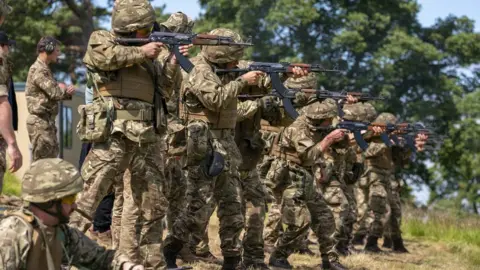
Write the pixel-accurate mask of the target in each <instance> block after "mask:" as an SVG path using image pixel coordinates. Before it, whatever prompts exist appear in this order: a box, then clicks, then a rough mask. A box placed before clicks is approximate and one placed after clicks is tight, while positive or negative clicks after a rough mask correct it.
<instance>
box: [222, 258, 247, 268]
mask: <svg viewBox="0 0 480 270" xmlns="http://www.w3.org/2000/svg"><path fill="white" fill-rule="evenodd" d="M222 270H246V268H245V266H244V265H243V263H242V257H240V256H235V257H225V258H224V260H223V266H222Z"/></svg>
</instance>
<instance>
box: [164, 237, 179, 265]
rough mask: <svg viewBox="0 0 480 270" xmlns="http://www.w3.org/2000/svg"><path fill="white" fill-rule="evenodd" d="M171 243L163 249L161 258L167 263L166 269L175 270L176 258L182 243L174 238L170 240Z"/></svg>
mask: <svg viewBox="0 0 480 270" xmlns="http://www.w3.org/2000/svg"><path fill="white" fill-rule="evenodd" d="M170 239H171V241H169V243H167V244H166V245H165V246H164V247H163V256H164V257H165V262H166V263H167V269H171V268H173V269H175V268H177V267H178V266H177V256H178V254H179V253H180V250H182V248H183V242H182V241H180V240H178V239H177V238H175V237H171V238H170Z"/></svg>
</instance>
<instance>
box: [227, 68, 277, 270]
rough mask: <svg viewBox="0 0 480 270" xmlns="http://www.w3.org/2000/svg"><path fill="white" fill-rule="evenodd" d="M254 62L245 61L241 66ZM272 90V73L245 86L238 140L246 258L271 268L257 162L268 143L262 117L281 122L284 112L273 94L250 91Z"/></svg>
mask: <svg viewBox="0 0 480 270" xmlns="http://www.w3.org/2000/svg"><path fill="white" fill-rule="evenodd" d="M249 64H250V63H248V62H246V61H241V62H240V63H239V65H238V66H239V67H240V68H242V67H244V66H245V67H247V66H248V65H249ZM269 92H271V82H270V78H269V77H262V80H261V81H259V83H258V84H257V85H256V86H249V87H246V88H243V90H242V92H241V94H243V95H245V96H247V97H246V98H245V99H244V98H241V99H240V102H239V104H238V115H237V126H236V129H235V142H236V143H237V146H238V147H239V149H240V153H241V155H242V159H243V162H242V164H241V165H240V182H241V186H242V197H243V208H244V215H245V220H246V224H245V234H244V236H243V262H244V264H245V267H247V268H249V267H251V268H254V269H269V268H268V266H267V265H266V264H265V262H264V260H265V255H264V241H263V228H264V220H265V210H266V207H267V206H266V193H267V192H266V188H265V185H264V184H263V182H262V181H261V180H260V178H259V175H258V171H257V164H258V163H259V161H260V159H261V158H262V155H263V151H264V147H265V143H264V140H263V139H262V135H261V134H260V123H261V120H262V119H264V120H267V121H268V122H270V123H278V122H279V120H280V118H281V114H280V110H279V108H278V103H277V102H276V100H275V99H274V98H273V97H272V96H265V97H263V98H257V99H252V98H249V97H248V95H259V94H260V95H261V94H268V93H269Z"/></svg>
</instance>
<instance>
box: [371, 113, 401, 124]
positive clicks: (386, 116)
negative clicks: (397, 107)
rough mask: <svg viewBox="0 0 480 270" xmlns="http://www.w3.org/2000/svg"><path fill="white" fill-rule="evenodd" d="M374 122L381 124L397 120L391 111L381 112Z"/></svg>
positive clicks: (392, 122) (393, 122)
mask: <svg viewBox="0 0 480 270" xmlns="http://www.w3.org/2000/svg"><path fill="white" fill-rule="evenodd" d="M374 122H375V123H382V124H395V123H396V122H397V118H396V117H395V115H393V114H391V113H381V114H380V115H379V116H378V117H377V119H375V121H374Z"/></svg>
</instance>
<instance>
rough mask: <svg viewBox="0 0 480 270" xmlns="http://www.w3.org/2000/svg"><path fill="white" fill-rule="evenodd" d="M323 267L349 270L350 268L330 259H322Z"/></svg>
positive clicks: (333, 269)
mask: <svg viewBox="0 0 480 270" xmlns="http://www.w3.org/2000/svg"><path fill="white" fill-rule="evenodd" d="M322 269H323V270H347V269H348V268H347V267H345V266H344V265H343V264H341V263H340V262H338V261H334V262H331V261H329V260H325V261H324V260H322Z"/></svg>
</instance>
